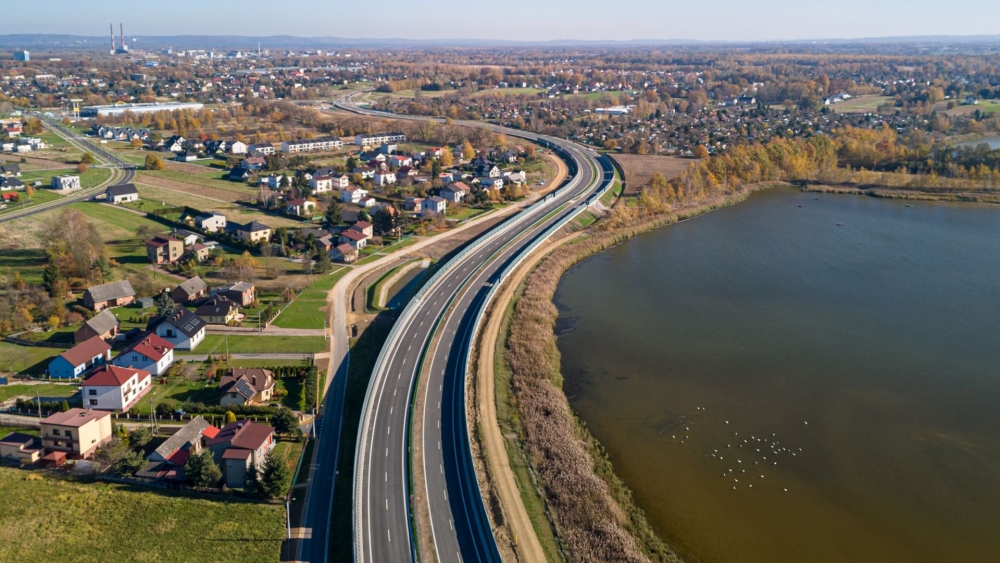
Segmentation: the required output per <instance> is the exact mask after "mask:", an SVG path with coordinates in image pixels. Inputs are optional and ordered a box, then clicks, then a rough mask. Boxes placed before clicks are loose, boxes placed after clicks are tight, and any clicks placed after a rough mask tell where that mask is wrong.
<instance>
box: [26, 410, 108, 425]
mask: <svg viewBox="0 0 1000 563" xmlns="http://www.w3.org/2000/svg"><path fill="white" fill-rule="evenodd" d="M106 416H111V411H98V410H90V409H86V410H85V409H69V410H68V411H66V412H57V413H55V414H54V415H52V416H50V417H48V418H46V419H45V420H43V421H42V424H53V425H55V426H72V427H74V428H79V427H81V426H83V425H84V424H87V423H88V422H90V421H91V420H100V419H102V418H104V417H106Z"/></svg>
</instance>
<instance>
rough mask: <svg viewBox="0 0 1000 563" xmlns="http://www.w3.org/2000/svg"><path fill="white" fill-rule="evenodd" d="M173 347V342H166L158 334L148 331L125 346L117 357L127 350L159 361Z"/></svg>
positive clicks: (126, 352)
mask: <svg viewBox="0 0 1000 563" xmlns="http://www.w3.org/2000/svg"><path fill="white" fill-rule="evenodd" d="M173 349H174V345H173V344H171V343H169V342H167V341H166V340H164V339H162V338H160V337H159V336H157V335H155V334H153V333H148V334H146V336H145V337H144V338H141V339H140V340H138V341H137V342H135V343H134V344H132V346H130V347H128V348H126V349H125V351H124V352H122V353H121V354H119V355H118V357H119V358H121V357H122V356H124V355H125V354H128V353H129V352H136V353H138V354H142V355H143V356H146V357H147V358H149V359H151V360H153V361H154V362H159V361H160V360H162V359H163V358H164V357H165V356H166V355H167V354H169V353H170V351H171V350H173ZM116 361H117V359H116Z"/></svg>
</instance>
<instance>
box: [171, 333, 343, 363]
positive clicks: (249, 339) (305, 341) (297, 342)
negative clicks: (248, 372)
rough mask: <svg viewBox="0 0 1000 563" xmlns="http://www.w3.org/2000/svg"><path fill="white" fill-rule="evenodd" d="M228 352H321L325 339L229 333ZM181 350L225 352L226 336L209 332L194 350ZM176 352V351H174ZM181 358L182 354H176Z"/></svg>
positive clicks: (196, 352)
mask: <svg viewBox="0 0 1000 563" xmlns="http://www.w3.org/2000/svg"><path fill="white" fill-rule="evenodd" d="M228 340H229V353H230V354H312V353H316V352H322V351H323V350H325V349H326V348H327V344H326V339H324V338H323V337H322V336H249V335H242V334H239V335H230V336H229V338H228ZM182 351H183V352H185V353H187V354H191V355H203V354H225V353H226V337H225V335H222V334H209V335H208V336H206V337H205V340H204V341H202V343H201V344H199V345H198V348H197V349H195V350H194V351H191V352H188V351H187V350H182ZM175 354H176V352H175ZM178 358H183V356H178Z"/></svg>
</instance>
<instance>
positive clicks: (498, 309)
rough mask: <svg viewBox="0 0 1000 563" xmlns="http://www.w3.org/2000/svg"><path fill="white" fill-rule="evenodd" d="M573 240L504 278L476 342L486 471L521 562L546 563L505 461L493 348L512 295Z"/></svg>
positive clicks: (541, 251)
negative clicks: (538, 266) (549, 256)
mask: <svg viewBox="0 0 1000 563" xmlns="http://www.w3.org/2000/svg"><path fill="white" fill-rule="evenodd" d="M573 236H576V234H571V235H567V236H565V237H562V238H559V239H557V240H554V241H550V242H548V243H546V244H544V245H542V246H541V247H539V248H538V249H537V250H535V252H534V253H532V254H531V255H530V256H529V257H528V258H527V259H525V260H524V262H522V263H521V265H520V266H519V267H518V269H517V270H516V271H515V272H514V273H513V274H511V276H510V277H508V278H507V280H506V281H505V282H504V287H503V289H502V290H501V291H500V292H498V293H497V296H496V299H495V300H494V301H493V303H491V304H490V309H489V313H488V316H487V321H486V325H485V327H484V328H483V334H482V338H481V340H480V341H479V347H480V349H479V351H478V352H479V353H478V360H477V362H476V363H477V366H476V367H477V376H476V397H477V399H478V402H477V409H478V411H479V421H480V423H481V428H482V435H483V441H482V444H483V448H484V454H485V457H486V467H487V471H488V473H489V479H490V480H491V481H492V482H493V486H494V488H495V490H496V493H497V496H498V497H499V498H500V505H501V507H502V510H503V514H504V518H505V520H506V524H507V527H508V528H509V532H510V537H511V538H512V540H513V543H514V546H515V550H516V551H517V558H518V560H519V561H524V562H532V563H533V562H535V561H545V551H544V550H543V549H542V544H541V543H539V541H538V535H537V534H536V533H535V528H534V526H532V524H531V518H530V517H529V516H528V511H527V510H526V509H525V507H524V501H523V500H522V499H521V492H520V491H519V490H518V488H517V482H516V481H515V479H514V472H513V470H511V468H510V460H509V458H508V457H507V444H506V442H505V440H504V437H503V432H502V431H501V430H500V423H499V421H498V420H497V405H496V374H495V373H494V366H495V363H496V362H495V360H496V345H497V340H498V339H499V338H500V329H501V326H502V325H503V317H504V312H505V311H506V309H507V305H508V304H509V303H510V302H511V300H512V299H513V298H514V291H515V290H516V289H517V287H518V286H519V285H521V282H522V281H524V278H526V277H527V276H528V274H529V273H530V272H531V271H532V269H534V267H535V265H536V264H537V263H538V262H539V261H540V260H541V259H542V258H544V257H545V256H546V255H547V254H548V253H549V252H551V251H552V250H554V249H555V248H556V247H557V246H559V245H560V244H562V243H563V242H564V241H565V240H567V239H568V238H571V237H573Z"/></svg>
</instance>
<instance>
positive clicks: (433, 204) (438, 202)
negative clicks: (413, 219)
mask: <svg viewBox="0 0 1000 563" xmlns="http://www.w3.org/2000/svg"><path fill="white" fill-rule="evenodd" d="M447 210H448V201H447V200H445V199H444V198H443V197H439V196H432V197H429V198H427V199H425V200H424V201H422V202H421V203H420V214H421V215H423V216H424V217H433V216H435V215H443V214H444V213H445V212H446V211H447Z"/></svg>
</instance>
